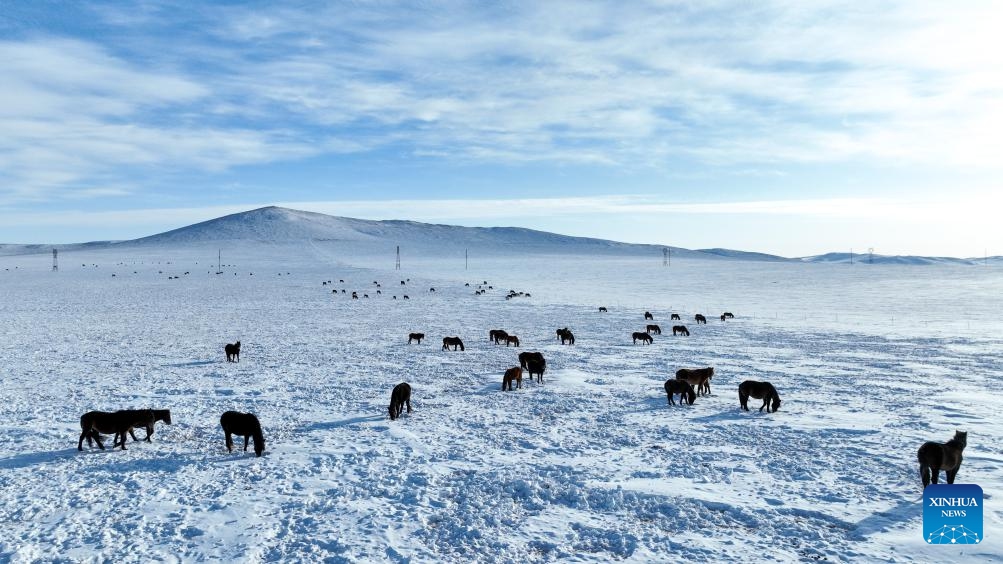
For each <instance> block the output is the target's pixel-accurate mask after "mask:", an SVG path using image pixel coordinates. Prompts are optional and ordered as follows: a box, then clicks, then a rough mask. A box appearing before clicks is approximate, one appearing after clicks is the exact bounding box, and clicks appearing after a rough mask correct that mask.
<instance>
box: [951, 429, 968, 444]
mask: <svg viewBox="0 0 1003 564" xmlns="http://www.w3.org/2000/svg"><path fill="white" fill-rule="evenodd" d="M952 440H955V441H957V442H958V443H959V444H960V445H961V448H965V447H966V446H967V445H968V431H955V432H954V439H952Z"/></svg>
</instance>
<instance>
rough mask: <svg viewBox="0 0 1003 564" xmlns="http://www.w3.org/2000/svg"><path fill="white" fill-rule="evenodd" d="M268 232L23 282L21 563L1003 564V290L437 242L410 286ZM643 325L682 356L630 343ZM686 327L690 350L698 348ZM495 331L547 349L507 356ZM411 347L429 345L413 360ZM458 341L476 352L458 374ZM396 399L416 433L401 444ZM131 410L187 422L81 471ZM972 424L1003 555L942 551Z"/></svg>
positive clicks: (757, 265) (16, 360)
mask: <svg viewBox="0 0 1003 564" xmlns="http://www.w3.org/2000/svg"><path fill="white" fill-rule="evenodd" d="M256 221H257V224H255V225H244V226H239V227H240V229H239V230H238V231H235V232H233V233H230V234H228V235H227V238H225V241H226V242H224V243H220V242H219V241H222V240H224V239H223V238H219V237H217V235H218V233H217V232H214V231H209V232H203V233H201V234H199V235H198V236H194V235H192V233H191V232H189V233H188V234H187V235H185V236H184V237H183V238H181V239H173V238H168V239H163V240H159V241H157V240H152V241H147V242H146V243H144V244H141V245H120V246H119V245H117V246H110V247H107V248H85V249H81V250H75V251H72V252H64V253H60V269H59V271H58V272H52V271H51V256H50V255H45V254H38V255H16V256H0V320H2V321H0V332H2V333H0V337H2V338H0V358H2V359H3V363H2V365H0V378H2V381H3V383H4V385H3V386H2V388H0V404H2V405H4V410H3V413H4V417H3V420H0V439H2V444H4V445H5V449H4V453H3V454H0V486H2V487H0V521H2V522H3V523H4V525H5V527H4V534H3V535H0V560H11V561H15V562H21V561H34V560H58V559H68V560H93V561H103V560H106V559H108V560H126V561H150V560H158V561H159V560H166V561H178V560H182V561H199V560H215V559H221V560H227V561H237V560H239V561H262V560H269V561H277V560H281V561H334V562H339V561H345V562H373V561H377V562H380V561H385V562H442V561H463V562H468V561H500V562H545V561H554V560H570V561H575V562H608V561H611V560H626V561H638V562H640V561H676V560H683V559H689V560H697V561H725V560H728V561H734V560H737V559H740V558H742V559H751V560H770V561H773V560H779V561H803V560H823V559H824V560H827V561H832V562H850V561H906V562H908V561H916V562H929V561H959V562H960V561H972V560H983V561H985V560H1000V559H1001V558H1003V550H1001V549H1000V548H999V547H1000V544H999V543H998V542H997V540H994V539H999V538H1000V536H1001V534H1003V527H1001V526H1000V525H1001V522H1003V510H1001V509H1000V508H999V507H998V506H997V504H995V499H994V493H995V492H996V491H999V488H1000V486H1001V482H1003V453H1001V452H1000V450H999V445H1000V444H1001V439H1003V423H1001V422H1000V420H999V417H998V413H999V409H1000V399H999V397H1000V396H999V394H998V393H996V388H997V386H996V384H997V381H998V377H999V374H1000V370H1001V368H1003V354H1001V353H1003V322H1001V321H1000V320H999V319H998V312H999V311H1001V310H1003V292H1001V289H1003V270H1000V269H999V268H998V267H996V266H989V267H981V266H971V265H947V264H934V265H928V266H924V267H922V268H918V269H917V267H914V266H904V265H903V266H900V265H872V266H869V267H865V268H858V267H856V266H849V265H844V264H831V265H830V264H811V263H798V262H794V263H788V262H748V261H734V260H685V259H680V260H676V259H675V258H674V259H673V262H672V266H670V267H663V266H662V264H661V256H660V253H657V254H655V256H648V257H639V256H619V257H618V256H582V255H581V254H578V253H567V252H564V251H566V248H565V247H566V245H565V243H564V242H556V243H555V242H551V243H546V242H540V243H539V245H538V247H537V249H538V252H537V253H535V254H532V255H526V254H523V253H521V251H520V249H519V248H518V247H507V248H505V249H501V250H498V251H497V252H494V253H492V254H490V255H489V254H487V253H485V254H484V255H483V256H482V255H481V254H480V253H475V254H473V255H472V256H471V258H470V262H469V270H465V269H464V262H463V256H462V253H461V254H460V255H459V256H457V255H456V254H455V253H445V254H443V255H440V254H436V253H435V251H434V248H435V245H434V244H431V243H429V244H425V243H426V242H424V241H418V240H416V239H415V237H417V234H412V235H413V237H412V239H411V240H410V241H409V243H408V244H407V245H404V246H403V247H402V266H403V270H401V271H400V272H396V271H394V270H393V261H394V254H393V248H394V246H395V245H396V244H397V243H396V242H395V241H393V240H390V239H387V236H385V235H380V234H369V237H370V238H364V237H354V236H353V237H354V238H347V237H341V238H336V237H333V236H332V237H331V238H329V239H323V238H314V237H313V234H314V233H315V231H314V228H313V227H310V228H309V229H305V230H302V231H297V229H298V227H297V226H296V225H290V224H289V221H290V220H288V219H283V218H279V224H278V225H273V224H272V223H270V222H274V221H275V220H274V219H271V220H267V221H266V220H260V221H259V220H256ZM245 228H250V229H251V230H252V231H251V232H253V233H255V234H254V235H251V236H248V235H246V233H248V232H246V231H240V230H242V229H245ZM306 236H309V237H310V238H309V239H304V237H306ZM396 236H397V235H394V237H396ZM233 237H236V238H233ZM452 242H453V243H454V244H455V245H457V246H459V245H462V244H463V243H464V242H463V241H462V240H453V241H452ZM219 248H222V253H223V259H222V261H223V264H226V265H230V266H226V267H224V268H223V271H224V273H223V274H221V275H216V274H213V273H214V272H215V271H216V257H217V249H219ZM412 249H418V250H420V251H421V252H420V253H419V252H418V251H417V250H412ZM375 250H378V251H379V252H378V253H376V254H374V252H375ZM196 263H197V264H196ZM185 272H188V273H189V274H187V275H185V274H184V273H185ZM113 273H114V274H115V276H114V277H113V276H112V274H113ZM252 273H253V274H252ZM173 276H178V277H179V278H178V279H169V277H173ZM339 279H344V280H345V283H344V284H340V283H339V282H338V280H339ZM405 279H410V281H409V282H407V284H406V286H401V285H400V280H405ZM328 280H332V281H333V282H334V283H333V285H322V281H328ZM374 280H378V281H380V283H381V288H380V290H381V291H382V294H381V295H377V294H376V293H375V291H376V289H377V288H376V286H375V285H374V284H373V281H374ZM485 280H487V281H488V282H489V283H490V284H492V285H493V286H494V289H493V290H489V291H488V292H487V293H486V294H484V295H480V296H475V295H474V290H475V289H476V287H477V284H479V283H482V282H483V281H485ZM464 283H470V284H471V286H470V287H466V286H464ZM430 287H434V288H435V289H436V291H435V292H434V293H431V292H429V291H428V289H429V288H430ZM342 288H344V289H346V290H347V291H348V293H349V294H350V293H351V291H352V290H357V291H358V292H359V294H360V296H361V295H362V294H363V293H368V294H369V296H370V298H369V299H359V300H351V299H349V298H348V294H344V295H342V294H340V290H341V289H342ZM332 289H337V290H338V291H339V293H338V294H332ZM510 289H514V290H517V291H524V292H529V293H531V294H532V297H529V298H518V299H512V300H505V299H504V295H505V293H507V291H508V290H510ZM405 293H407V294H408V295H409V297H410V299H409V300H407V301H404V300H403V299H402V296H403V294H405ZM394 295H396V296H397V297H398V299H397V300H394V299H392V296H394ZM600 305H604V306H606V307H608V308H609V313H602V314H600V313H598V311H597V308H598V306H600ZM645 310H649V311H651V312H652V313H653V314H654V315H655V320H654V323H658V324H660V325H661V327H662V329H663V330H666V331H667V334H663V335H661V336H658V335H656V336H655V337H654V343H653V344H652V345H650V346H642V345H636V346H635V345H632V344H631V340H630V333H631V332H633V331H638V330H642V329H643V328H644V325H645V324H646V322H645V321H644V320H643V318H642V314H643V312H644V311H645ZM725 310H727V311H732V312H734V313H735V315H736V318H735V319H734V320H729V321H727V322H721V321H719V320H718V319H717V317H716V316H717V315H719V313H720V312H722V311H725ZM671 312H678V313H680V314H682V316H683V321H682V322H681V323H683V324H685V325H687V326H688V327H689V329H690V331H691V332H692V336H691V337H688V338H687V337H672V335H671V331H670V330H669V329H670V328H671V326H672V325H673V324H677V323H680V322H670V321H669V314H670V313H671ZM695 313H704V314H706V315H707V316H708V319H709V321H708V324H707V325H706V326H705V325H700V326H697V325H696V324H695V323H693V322H692V319H693V314H695ZM647 323H650V322H647ZM565 326H567V327H569V328H570V329H571V330H572V331H573V332H574V333H575V336H576V344H575V345H574V346H562V345H561V344H560V343H559V341H558V340H557V339H556V336H555V334H554V331H555V329H556V328H559V327H565ZM496 328H504V329H505V330H507V331H508V332H509V333H510V334H516V335H518V336H519V337H520V340H521V341H522V346H521V347H520V348H518V349H514V348H511V347H505V346H502V345H494V344H492V343H490V342H489V341H488V339H487V333H488V331H489V330H490V329H496ZM415 331H420V332H424V333H425V334H426V335H427V340H426V341H424V342H423V343H422V344H420V345H415V344H412V345H408V344H407V334H408V333H410V332H415ZM447 335H448V336H451V335H459V336H461V337H462V338H463V339H464V343H465V344H466V347H467V349H466V351H464V352H452V351H449V352H445V351H442V350H440V349H441V338H442V337H443V336H447ZM235 340H240V341H241V343H242V348H241V362H240V363H226V362H225V361H224V356H223V351H222V347H223V345H224V344H225V343H231V342H234V341H235ZM527 350H539V351H542V352H543V354H544V355H545V356H546V358H547V361H548V371H547V373H546V375H545V377H544V383H543V384H537V383H535V382H529V381H525V380H524V382H523V388H522V389H521V390H518V391H515V392H502V391H500V387H501V375H502V373H503V372H504V370H505V369H506V368H508V367H510V366H513V365H516V364H518V360H517V358H516V355H517V354H518V352H522V351H527ZM701 366H714V367H715V376H714V379H713V380H712V382H711V386H712V395H711V396H710V397H700V398H698V399H697V401H696V403H695V404H694V405H692V406H668V405H667V404H666V398H665V394H664V392H663V391H662V383H663V382H664V380H665V379H667V378H670V377H672V374H673V373H674V372H675V370H676V369H678V368H682V367H701ZM746 379H756V380H769V381H771V382H773V383H774V384H775V385H776V386H777V388H778V390H779V392H780V394H781V397H782V398H783V405H782V406H781V409H780V411H779V412H777V413H771V414H766V413H760V412H757V411H752V412H742V411H740V410H739V408H738V398H737V397H736V396H737V393H736V387H737V385H738V383H739V382H741V381H743V380H746ZM401 381H407V382H409V383H410V384H411V386H412V388H413V402H412V403H413V406H414V412H413V413H410V414H405V415H404V416H403V417H402V418H401V419H399V420H397V421H390V420H389V418H388V417H387V408H386V406H387V404H388V402H389V394H390V390H391V389H392V387H393V385H394V384H396V383H398V382H401ZM751 403H752V405H754V406H758V402H756V401H755V400H752V402H751ZM133 407H135V408H139V407H152V408H169V409H171V411H172V416H173V420H174V424H173V425H170V426H166V425H163V424H162V423H161V424H158V426H157V429H156V432H155V434H154V436H153V442H152V443H150V444H147V443H143V442H136V443H133V442H130V443H129V444H128V450H125V451H121V450H114V451H113V450H108V451H100V450H97V449H96V448H95V449H87V447H86V446H85V450H84V452H82V453H78V452H77V450H76V448H75V447H76V442H77V438H78V436H79V424H78V420H79V416H80V415H81V414H83V413H84V412H86V411H89V410H114V409H124V408H133ZM229 409H236V410H240V411H251V412H254V413H257V414H258V416H259V417H260V419H261V421H262V425H263V428H264V431H265V436H266V439H267V450H266V452H265V455H264V456H262V457H261V458H256V457H255V456H254V454H253V452H250V450H249V451H248V453H243V452H234V453H232V454H230V453H227V452H226V450H225V448H224V446H223V434H222V431H221V429H220V428H219V415H220V414H221V413H222V412H224V411H226V410H229ZM955 429H962V430H967V431H968V432H969V445H968V447H967V449H966V451H965V460H964V463H963V465H962V467H961V470H960V472H959V474H958V480H959V483H962V482H964V483H975V484H979V485H981V486H982V488H983V489H984V490H985V494H986V498H987V504H986V505H985V507H984V511H985V524H986V531H985V537H986V539H987V540H986V542H985V544H982V545H978V546H968V547H960V546H955V547H944V546H927V545H926V544H925V543H924V542H923V539H922V501H921V499H922V498H921V484H920V481H919V476H918V468H917V464H916V461H915V456H916V455H915V453H916V449H917V448H918V447H919V445H920V444H922V442H924V441H926V440H937V441H945V440H947V439H949V438H950V437H951V436H953V434H954V430H955ZM139 435H140V437H142V435H143V432H142V431H141V432H140V433H139ZM241 444H242V443H241Z"/></svg>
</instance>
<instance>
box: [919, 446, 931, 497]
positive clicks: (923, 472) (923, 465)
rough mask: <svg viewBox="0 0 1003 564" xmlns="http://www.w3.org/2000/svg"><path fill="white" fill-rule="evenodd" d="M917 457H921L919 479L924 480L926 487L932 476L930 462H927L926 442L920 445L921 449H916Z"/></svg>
mask: <svg viewBox="0 0 1003 564" xmlns="http://www.w3.org/2000/svg"><path fill="white" fill-rule="evenodd" d="M916 458H917V459H919V479H920V480H922V482H923V487H924V488H925V487H926V486H927V484H929V483H930V478H931V472H930V463H929V462H927V452H926V444H924V445H923V446H921V447H919V450H918V451H916Z"/></svg>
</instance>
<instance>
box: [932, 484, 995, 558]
mask: <svg viewBox="0 0 1003 564" xmlns="http://www.w3.org/2000/svg"><path fill="white" fill-rule="evenodd" d="M982 538H983V537H982V488H980V487H979V486H976V485H975V484H930V485H929V486H927V487H926V489H925V490H923V540H925V541H926V543H927V544H980V543H981V542H982Z"/></svg>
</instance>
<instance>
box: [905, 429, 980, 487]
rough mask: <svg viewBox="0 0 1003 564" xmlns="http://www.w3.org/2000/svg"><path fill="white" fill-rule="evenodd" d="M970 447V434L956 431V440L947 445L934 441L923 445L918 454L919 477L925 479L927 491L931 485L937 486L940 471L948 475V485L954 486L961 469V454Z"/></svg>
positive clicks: (924, 484) (924, 483)
mask: <svg viewBox="0 0 1003 564" xmlns="http://www.w3.org/2000/svg"><path fill="white" fill-rule="evenodd" d="M967 445H968V432H967V431H966V432H962V431H955V432H954V438H953V439H951V440H949V441H947V442H946V443H935V442H933V441H929V442H925V443H923V446H921V447H919V452H917V453H916V456H917V458H919V475H920V477H921V478H922V479H923V488H924V489H925V488H926V487H927V486H929V485H930V484H931V483H934V484H936V483H937V480H938V479H939V478H940V471H941V470H943V471H944V472H946V473H947V483H948V484H953V483H954V477H955V476H957V474H958V469H959V468H961V459H962V456H961V453H962V452H964V450H965V446H967Z"/></svg>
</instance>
